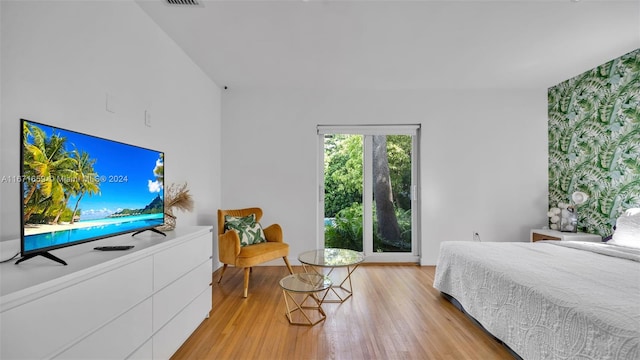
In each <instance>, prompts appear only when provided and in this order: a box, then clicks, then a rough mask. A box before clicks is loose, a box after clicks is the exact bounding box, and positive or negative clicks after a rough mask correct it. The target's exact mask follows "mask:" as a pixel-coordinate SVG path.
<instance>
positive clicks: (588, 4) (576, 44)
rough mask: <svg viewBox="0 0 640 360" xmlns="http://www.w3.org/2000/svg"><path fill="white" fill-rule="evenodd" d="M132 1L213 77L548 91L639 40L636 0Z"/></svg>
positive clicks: (279, 83)
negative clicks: (183, 3) (186, 4)
mask: <svg viewBox="0 0 640 360" xmlns="http://www.w3.org/2000/svg"><path fill="white" fill-rule="evenodd" d="M199 1H200V2H201V6H198V7H177V6H171V5H167V4H166V2H165V0H137V2H138V4H139V5H140V7H141V8H142V9H143V10H144V11H145V12H146V13H147V14H149V16H150V17H151V18H152V19H153V20H154V21H155V22H156V23H157V24H158V25H159V26H160V27H161V28H162V29H163V30H164V31H165V32H166V33H167V34H168V35H169V36H170V37H171V38H173V39H174V40H175V42H176V43H177V44H178V45H179V46H180V47H181V48H182V49H183V50H184V51H185V52H186V53H187V54H188V55H189V56H190V57H191V58H192V59H193V61H194V62H195V63H197V64H198V65H199V66H200V67H201V68H202V69H203V70H204V71H205V72H206V73H207V74H208V75H209V76H210V77H211V79H213V80H214V81H215V82H216V83H217V84H218V85H219V86H229V87H230V88H234V87H235V88H278V87H286V88H312V89H313V88H323V89H326V88H355V89H378V90H386V89H391V90H397V89H428V88H541V87H542V88H547V87H549V86H553V85H555V84H557V83H558V82H561V81H563V80H566V79H568V78H570V77H573V76H575V75H577V74H580V73H582V72H583V71H585V70H588V69H591V68H593V67H594V66H597V65H599V64H602V63H604V62H606V61H608V60H611V59H613V58H615V57H617V56H620V55H622V54H625V53H627V52H629V51H631V50H634V49H637V48H640V0H633V1H629V0H626V1H616V0H601V1H598V0H591V1H589V0H582V1H579V2H578V1H570V0H547V1H544V0H542V1H541V0H537V1H524V0H519V1H516V0H510V1H509V0H503V1H483V0H475V1H432V0H416V1H398V0H396V1H344V0H342V1H330V0H318V1H315V0H310V1H302V0H300V1H296V0H291V1H272V0H262V1H242V0H235V1H214V0H199Z"/></svg>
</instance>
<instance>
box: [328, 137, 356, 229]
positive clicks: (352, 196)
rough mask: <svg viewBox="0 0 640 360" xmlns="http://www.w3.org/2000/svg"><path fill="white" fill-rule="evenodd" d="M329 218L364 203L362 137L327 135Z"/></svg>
mask: <svg viewBox="0 0 640 360" xmlns="http://www.w3.org/2000/svg"><path fill="white" fill-rule="evenodd" d="M324 148H325V156H324V159H325V160H324V175H325V182H324V186H325V199H324V203H325V216H327V217H335V216H336V214H337V213H338V212H339V211H340V210H342V209H344V208H346V207H348V206H350V205H351V204H352V203H358V202H362V136H360V135H341V134H336V135H326V136H325V146H324Z"/></svg>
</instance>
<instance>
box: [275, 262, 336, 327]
mask: <svg viewBox="0 0 640 360" xmlns="http://www.w3.org/2000/svg"><path fill="white" fill-rule="evenodd" d="M331 285H332V283H331V279H329V277H327V276H324V275H322V274H315V273H300V274H292V275H289V276H287V277H285V278H283V279H282V280H280V287H281V288H282V295H283V297H284V303H285V306H286V308H287V312H286V314H285V315H286V317H287V319H288V320H289V323H290V324H292V325H307V326H314V325H316V324H317V323H319V322H321V321H323V320H325V319H326V318H327V314H326V313H325V312H324V309H322V302H323V301H324V298H325V297H326V296H327V294H328V293H329V289H331ZM318 293H320V295H321V296H318ZM295 294H301V295H302V300H296V296H294V295H295ZM289 301H291V302H292V303H293V304H290V303H289ZM308 302H311V304H310V305H305V303H308ZM294 305H295V306H294ZM296 312H299V313H300V314H301V315H302V319H294V315H293V314H294V313H296ZM314 314H315V316H314Z"/></svg>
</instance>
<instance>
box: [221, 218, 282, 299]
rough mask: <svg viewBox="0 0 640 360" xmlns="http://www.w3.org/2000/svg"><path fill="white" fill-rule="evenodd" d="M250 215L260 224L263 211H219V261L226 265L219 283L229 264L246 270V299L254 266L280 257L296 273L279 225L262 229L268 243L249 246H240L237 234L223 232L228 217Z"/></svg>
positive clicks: (231, 231)
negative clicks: (288, 257)
mask: <svg viewBox="0 0 640 360" xmlns="http://www.w3.org/2000/svg"><path fill="white" fill-rule="evenodd" d="M251 214H255V216H256V221H260V219H261V218H262V209H260V208H257V207H254V208H246V209H237V210H218V258H219V259H220V262H221V263H222V264H223V267H222V271H221V272H220V279H219V280H218V283H220V282H221V281H222V276H223V275H224V272H225V270H227V266H228V265H233V266H236V267H241V268H244V297H247V294H248V292H249V273H250V272H251V267H253V266H255V265H258V264H261V263H264V262H267V261H270V260H274V259H277V258H279V257H281V258H282V259H283V260H284V263H285V265H286V266H287V269H288V270H289V273H290V274H293V269H291V265H290V264H289V259H287V256H288V255H289V244H286V243H285V242H283V240H282V228H281V227H280V225H278V224H273V225H270V226H268V227H265V228H263V230H264V235H265V238H266V239H267V242H263V243H260V244H252V245H247V246H240V237H239V236H238V233H237V232H235V231H234V230H227V231H225V230H224V217H225V215H230V216H237V217H245V216H248V215H251Z"/></svg>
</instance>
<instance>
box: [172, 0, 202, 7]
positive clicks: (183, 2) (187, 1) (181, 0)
mask: <svg viewBox="0 0 640 360" xmlns="http://www.w3.org/2000/svg"><path fill="white" fill-rule="evenodd" d="M166 1H167V4H169V5H180V6H201V5H200V1H199V0H166Z"/></svg>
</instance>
